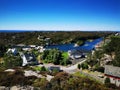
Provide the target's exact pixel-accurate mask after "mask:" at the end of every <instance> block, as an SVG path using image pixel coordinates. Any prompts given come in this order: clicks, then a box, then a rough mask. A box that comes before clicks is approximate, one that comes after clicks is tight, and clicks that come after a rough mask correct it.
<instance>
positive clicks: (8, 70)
mask: <svg viewBox="0 0 120 90" xmlns="http://www.w3.org/2000/svg"><path fill="white" fill-rule="evenodd" d="M14 71H15V70H14V69H7V70H5V72H14Z"/></svg>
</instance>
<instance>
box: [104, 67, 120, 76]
mask: <svg viewBox="0 0 120 90" xmlns="http://www.w3.org/2000/svg"><path fill="white" fill-rule="evenodd" d="M104 73H105V74H107V75H111V76H114V77H120V67H116V66H112V65H105V72H104Z"/></svg>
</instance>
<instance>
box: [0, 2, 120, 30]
mask: <svg viewBox="0 0 120 90" xmlns="http://www.w3.org/2000/svg"><path fill="white" fill-rule="evenodd" d="M0 30H120V0H0Z"/></svg>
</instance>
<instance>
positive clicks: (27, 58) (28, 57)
mask: <svg viewBox="0 0 120 90" xmlns="http://www.w3.org/2000/svg"><path fill="white" fill-rule="evenodd" d="M24 55H25V57H26V60H27V61H28V62H32V61H36V58H35V56H34V55H33V54H24Z"/></svg>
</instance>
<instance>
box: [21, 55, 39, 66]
mask: <svg viewBox="0 0 120 90" xmlns="http://www.w3.org/2000/svg"><path fill="white" fill-rule="evenodd" d="M20 56H21V58H22V60H23V63H22V66H26V65H37V64H38V61H37V60H36V58H35V56H34V54H32V53H25V54H23V53H20Z"/></svg>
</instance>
